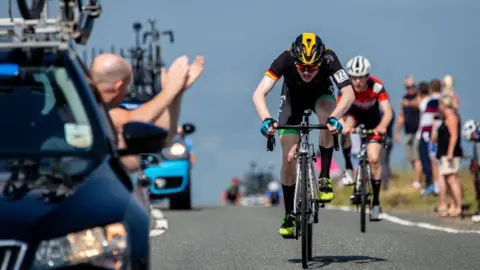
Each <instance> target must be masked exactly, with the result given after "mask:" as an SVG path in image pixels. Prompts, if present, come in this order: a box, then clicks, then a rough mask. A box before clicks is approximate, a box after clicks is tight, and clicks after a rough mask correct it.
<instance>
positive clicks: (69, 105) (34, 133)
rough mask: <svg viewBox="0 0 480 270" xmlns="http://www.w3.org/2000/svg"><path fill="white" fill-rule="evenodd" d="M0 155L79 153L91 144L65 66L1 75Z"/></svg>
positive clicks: (86, 121) (87, 125)
mask: <svg viewBox="0 0 480 270" xmlns="http://www.w3.org/2000/svg"><path fill="white" fill-rule="evenodd" d="M0 114H1V116H2V121H0V129H1V132H0V153H2V152H3V153H15V154H16V153H18V154H22V153H42V152H50V153H51V152H62V153H79V152H86V151H89V150H90V148H91V147H92V145H93V138H94V136H93V134H92V128H91V125H90V122H89V119H88V117H87V113H86V111H85V107H84V105H83V103H82V100H81V98H80V97H79V95H78V92H77V90H76V87H75V84H74V82H73V81H72V80H71V79H70V78H69V75H68V72H67V70H66V69H65V68H64V67H57V66H49V67H43V66H40V67H36V66H31V67H28V66H23V67H21V68H20V72H19V74H18V75H17V76H0Z"/></svg>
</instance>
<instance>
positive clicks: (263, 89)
mask: <svg viewBox="0 0 480 270" xmlns="http://www.w3.org/2000/svg"><path fill="white" fill-rule="evenodd" d="M276 82H277V81H276V80H274V79H273V78H271V77H269V76H267V75H266V76H264V77H263V79H262V80H261V81H260V83H259V84H258V86H257V89H256V90H255V92H254V93H253V104H254V105H255V109H256V110H257V113H258V115H259V116H260V118H261V119H262V121H263V120H265V119H267V118H271V116H270V112H269V110H268V106H267V100H266V96H267V95H268V93H269V92H270V91H271V90H272V89H273V87H274V86H275V83H276Z"/></svg>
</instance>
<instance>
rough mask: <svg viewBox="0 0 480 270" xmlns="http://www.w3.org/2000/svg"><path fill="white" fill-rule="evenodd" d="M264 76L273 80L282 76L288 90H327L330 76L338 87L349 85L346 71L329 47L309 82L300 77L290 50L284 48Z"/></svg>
mask: <svg viewBox="0 0 480 270" xmlns="http://www.w3.org/2000/svg"><path fill="white" fill-rule="evenodd" d="M265 76H268V77H270V78H272V79H274V80H279V79H280V78H281V77H282V76H283V80H284V84H286V86H287V87H288V89H290V91H300V90H303V89H305V88H307V89H315V90H317V91H318V90H322V89H324V90H327V89H329V86H330V85H331V81H330V80H329V78H330V77H331V78H332V79H333V81H334V82H335V84H336V85H337V88H338V89H342V88H343V87H345V86H348V85H350V79H349V77H348V75H347V73H346V72H345V70H344V69H343V66H342V64H341V63H340V60H339V59H338V57H337V55H336V54H335V52H334V51H333V50H331V49H327V50H326V51H325V55H324V56H323V59H322V62H321V64H320V66H319V69H318V73H317V75H315V77H314V78H313V80H312V81H310V82H305V81H303V80H302V78H301V77H300V74H299V73H298V70H297V67H296V66H295V62H294V61H293V58H292V56H291V52H290V50H285V51H284V52H282V53H281V54H280V55H279V56H278V57H277V58H276V59H275V60H274V61H273V63H272V64H271V66H270V68H269V69H268V70H267V72H266V73H265Z"/></svg>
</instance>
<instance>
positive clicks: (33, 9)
mask: <svg viewBox="0 0 480 270" xmlns="http://www.w3.org/2000/svg"><path fill="white" fill-rule="evenodd" d="M45 1H46V0H31V1H28V0H17V6H18V9H19V10H20V14H21V15H22V17H23V18H24V19H26V20H34V19H40V15H41V14H42V11H43V8H44V7H45Z"/></svg>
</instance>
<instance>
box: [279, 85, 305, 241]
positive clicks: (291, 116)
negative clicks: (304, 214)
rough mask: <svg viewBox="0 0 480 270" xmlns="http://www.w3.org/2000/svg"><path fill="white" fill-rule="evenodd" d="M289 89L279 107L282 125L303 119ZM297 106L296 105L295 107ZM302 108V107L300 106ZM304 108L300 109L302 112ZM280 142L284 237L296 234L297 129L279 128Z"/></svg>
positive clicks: (282, 227)
mask: <svg viewBox="0 0 480 270" xmlns="http://www.w3.org/2000/svg"><path fill="white" fill-rule="evenodd" d="M292 106H298V105H297V104H291V100H290V95H289V90H288V88H287V86H286V85H284V86H283V88H282V96H281V97H280V106H279V108H278V117H277V118H278V124H280V125H285V124H288V125H295V124H299V123H300V121H301V119H302V118H301V117H302V115H301V114H298V111H299V110H298V109H297V110H292ZM295 108H296V107H295ZM300 109H301V108H300ZM301 112H303V110H300V113H301ZM278 134H279V135H280V143H281V145H282V168H281V176H280V178H281V181H282V190H283V200H284V205H285V216H284V217H283V221H282V225H281V227H280V230H279V231H278V232H279V234H280V235H281V236H283V237H290V236H293V235H294V225H295V216H294V215H293V213H292V212H293V201H294V196H295V195H294V194H295V180H296V179H295V175H296V173H295V172H296V162H295V158H294V156H295V150H296V144H297V143H298V140H299V134H298V131H296V130H279V131H278Z"/></svg>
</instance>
